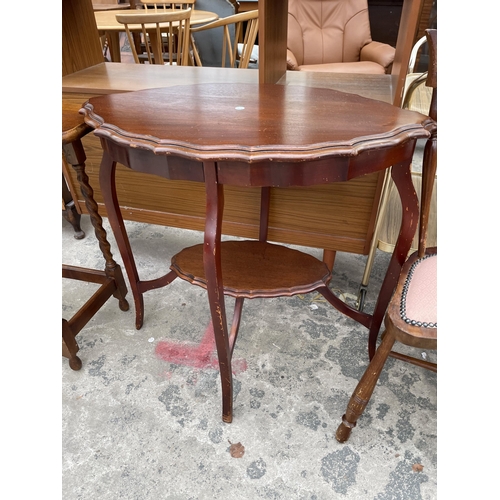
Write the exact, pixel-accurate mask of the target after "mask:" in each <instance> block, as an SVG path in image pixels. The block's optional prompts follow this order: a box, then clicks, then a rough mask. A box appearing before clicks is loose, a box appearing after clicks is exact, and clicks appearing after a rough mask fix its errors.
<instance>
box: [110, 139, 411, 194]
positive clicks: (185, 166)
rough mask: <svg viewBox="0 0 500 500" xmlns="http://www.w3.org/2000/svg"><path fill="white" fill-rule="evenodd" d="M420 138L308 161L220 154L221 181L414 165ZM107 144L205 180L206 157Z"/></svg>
mask: <svg viewBox="0 0 500 500" xmlns="http://www.w3.org/2000/svg"><path fill="white" fill-rule="evenodd" d="M415 144H416V140H408V141H406V142H405V143H403V144H401V145H398V146H397V147H394V146H391V147H386V148H378V149H374V150H373V151H364V152H363V153H362V154H359V155H355V156H347V155H343V156H342V155H339V156H331V157H329V158H320V159H317V160H307V161H297V162H292V161H280V160H279V158H278V159H275V158H273V159H272V160H269V161H258V162H243V161H231V160H218V161H216V162H215V163H216V165H217V182H218V183H220V184H226V185H231V186H239V187H266V186H269V187H293V186H315V185H321V184H330V183H333V182H344V181H348V180H350V179H354V178H356V177H360V176H362V175H367V174H371V173H373V172H376V171H381V170H385V169H387V168H389V167H391V166H394V165H397V164H400V163H403V164H406V165H409V164H410V163H411V158H412V156H413V151H414V148H415ZM101 145H102V148H103V149H104V150H106V151H107V152H108V153H109V155H110V156H111V158H112V159H113V161H116V162H118V163H120V164H122V165H124V166H126V167H128V168H130V169H132V170H135V171H137V172H142V173H147V174H153V175H158V176H160V177H164V178H165V179H170V180H187V181H195V182H204V181H205V175H204V171H203V160H202V159H199V160H196V159H191V158H185V157H182V156H178V155H177V154H176V155H174V154H168V153H162V154H155V153H154V152H153V151H151V150H150V149H141V148H138V147H129V146H122V145H120V144H117V143H115V142H114V141H111V140H107V139H105V138H101Z"/></svg>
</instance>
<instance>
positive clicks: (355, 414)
mask: <svg viewBox="0 0 500 500" xmlns="http://www.w3.org/2000/svg"><path fill="white" fill-rule="evenodd" d="M394 342H395V339H394V337H393V336H392V335H390V334H388V333H387V332H385V334H384V335H383V337H382V342H381V343H380V345H379V347H378V349H377V350H376V351H375V355H374V356H373V359H372V360H371V362H370V364H369V365H368V368H367V369H366V371H365V373H364V374H363V376H362V377H361V380H360V381H359V382H358V385H357V386H356V389H355V390H354V392H353V394H352V396H351V399H350V400H349V404H348V405H347V410H346V412H345V414H344V415H343V416H342V423H341V424H340V425H339V427H338V429H337V433H336V434H335V437H336V438H337V441H339V442H340V443H344V442H345V441H347V440H348V439H349V436H350V435H351V431H352V429H354V427H356V422H357V420H358V418H359V417H360V416H361V415H362V414H363V412H364V411H365V408H366V405H367V404H368V402H369V401H370V398H371V396H372V394H373V390H374V389H375V385H376V384H377V380H378V379H379V377H380V373H381V372H382V368H384V365H385V362H386V360H387V357H388V356H389V353H390V352H391V349H392V346H393V345H394Z"/></svg>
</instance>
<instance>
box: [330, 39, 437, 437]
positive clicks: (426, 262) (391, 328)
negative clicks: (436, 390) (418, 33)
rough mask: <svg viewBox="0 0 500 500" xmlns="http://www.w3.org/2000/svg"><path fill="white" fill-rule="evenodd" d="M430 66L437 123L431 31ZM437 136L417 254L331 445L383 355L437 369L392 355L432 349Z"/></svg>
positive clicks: (426, 176)
mask: <svg viewBox="0 0 500 500" xmlns="http://www.w3.org/2000/svg"><path fill="white" fill-rule="evenodd" d="M426 36H427V40H428V44H429V53H430V65H429V71H428V77H427V82H426V85H427V86H428V87H431V88H432V89H433V92H432V101H431V108H430V113H429V116H430V117H431V118H433V119H434V120H437V31H436V30H427V31H426ZM436 157H437V133H434V134H433V135H432V136H431V137H430V138H429V139H428V141H427V143H426V146H425V151H424V161H423V167H422V197H421V209H420V229H419V245H418V251H417V252H415V253H413V254H412V255H411V256H410V257H409V258H408V260H407V261H406V263H405V265H404V266H403V268H402V270H401V274H400V277H399V281H398V284H397V287H396V291H395V293H394V296H393V297H392V299H391V301H390V303H389V307H388V309H387V313H386V316H385V331H384V333H383V334H382V341H381V343H380V345H379V347H378V348H377V349H376V351H375V354H374V356H373V357H372V359H371V361H370V364H369V365H368V368H367V369H366V371H365V373H364V374H363V376H362V378H361V380H360V381H359V383H358V385H357V387H356V389H355V390H354V393H353V395H352V396H351V399H350V401H349V404H348V405H347V410H346V412H345V414H344V415H343V417H342V423H341V424H340V425H339V427H338V429H337V433H336V438H337V441H339V442H341V443H342V442H345V441H347V439H349V436H350V434H351V431H352V429H353V428H354V427H355V426H356V422H357V420H358V418H359V417H360V416H361V415H362V413H363V411H364V410H365V408H366V405H367V404H368V402H369V401H370V398H371V395H372V393H373V390H374V388H375V385H376V383H377V380H378V379H379V376H380V373H381V372H382V369H383V367H384V365H385V362H386V360H387V358H388V356H392V357H394V358H397V359H402V360H404V361H407V362H410V363H412V364H415V365H417V366H421V367H423V368H427V369H430V370H432V371H435V372H437V364H434V363H430V362H429V361H424V360H422V359H419V358H416V357H412V356H409V355H407V354H401V353H398V352H395V351H393V350H392V348H393V346H394V343H395V342H396V341H398V342H401V343H402V344H405V345H407V346H412V347H417V348H423V349H436V348H437V247H433V248H427V244H426V243H427V225H428V217H429V211H430V204H431V195H432V188H433V185H434V178H435V175H436V168H437V160H436Z"/></svg>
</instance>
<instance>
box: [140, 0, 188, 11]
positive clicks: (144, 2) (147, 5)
mask: <svg viewBox="0 0 500 500" xmlns="http://www.w3.org/2000/svg"><path fill="white" fill-rule="evenodd" d="M195 3H196V0H184V1H182V2H154V1H153V0H141V1H140V2H137V3H136V7H137V8H144V9H153V10H155V11H158V10H164V9H172V10H173V9H189V8H193V9H194V4H195Z"/></svg>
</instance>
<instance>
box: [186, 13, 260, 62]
mask: <svg viewBox="0 0 500 500" xmlns="http://www.w3.org/2000/svg"><path fill="white" fill-rule="evenodd" d="M216 28H223V31H222V59H221V61H222V67H225V66H226V61H227V60H228V59H229V61H228V62H229V67H230V68H248V64H249V62H250V56H251V55H252V50H253V48H254V45H255V40H256V38H257V33H258V31H259V11H258V10H251V11H248V12H241V13H240V14H234V15H232V16H227V17H224V18H222V19H218V20H217V21H213V22H211V23H207V24H204V25H203V26H196V27H194V28H191V34H194V33H200V32H201V31H206V30H211V29H216ZM232 29H234V34H233V33H232V32H231V31H232ZM192 49H193V56H194V62H195V64H196V65H197V66H202V62H201V59H200V55H199V52H198V48H197V47H196V44H195V43H194V40H193V41H192Z"/></svg>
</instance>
